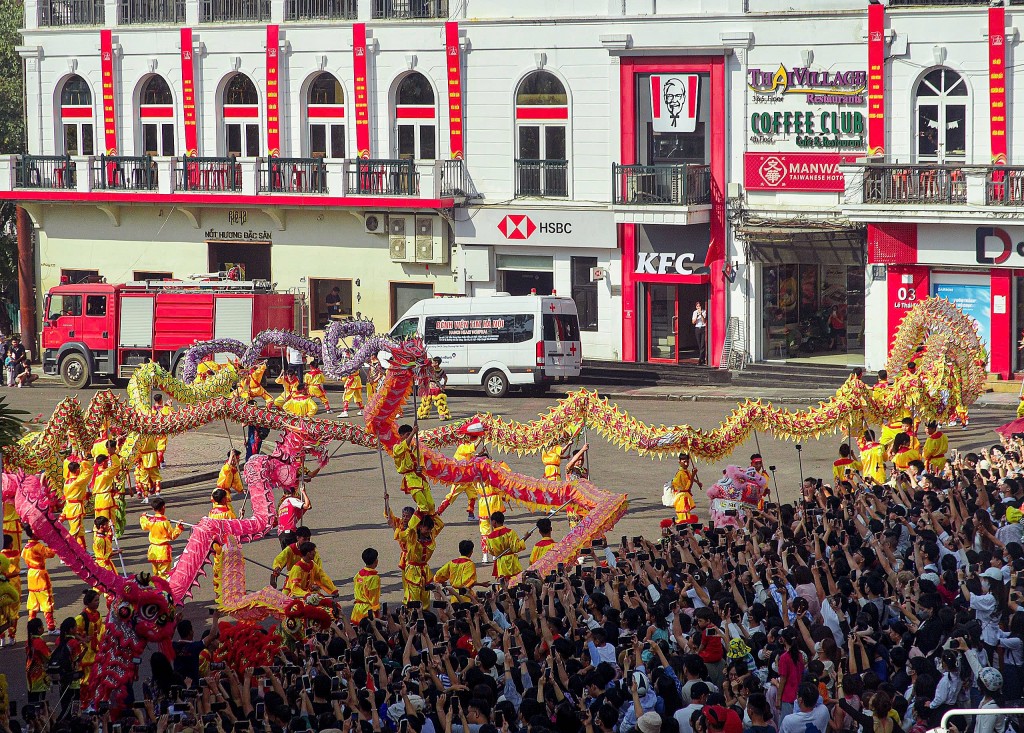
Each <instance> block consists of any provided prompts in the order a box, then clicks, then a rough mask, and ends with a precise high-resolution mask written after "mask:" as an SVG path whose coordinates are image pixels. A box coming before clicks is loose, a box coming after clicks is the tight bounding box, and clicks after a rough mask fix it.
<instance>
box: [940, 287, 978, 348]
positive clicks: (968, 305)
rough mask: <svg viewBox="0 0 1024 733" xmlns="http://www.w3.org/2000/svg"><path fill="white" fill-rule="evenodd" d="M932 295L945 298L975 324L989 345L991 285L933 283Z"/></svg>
mask: <svg viewBox="0 0 1024 733" xmlns="http://www.w3.org/2000/svg"><path fill="white" fill-rule="evenodd" d="M932 295H933V296H935V297H936V298H945V299H946V300H948V301H949V302H950V303H953V304H954V305H955V306H957V307H958V308H959V309H960V310H962V311H963V312H964V315H966V316H967V317H968V318H970V319H971V320H972V321H973V322H974V327H975V329H977V331H978V335H979V336H981V340H982V341H983V342H984V343H985V344H986V348H987V345H988V343H989V332H990V330H991V327H992V288H991V286H990V285H983V284H980V283H968V282H933V283H932Z"/></svg>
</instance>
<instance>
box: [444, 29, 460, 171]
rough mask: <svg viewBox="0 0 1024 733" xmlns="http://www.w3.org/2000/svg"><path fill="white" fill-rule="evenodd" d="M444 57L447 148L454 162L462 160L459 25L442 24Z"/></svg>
mask: <svg viewBox="0 0 1024 733" xmlns="http://www.w3.org/2000/svg"><path fill="white" fill-rule="evenodd" d="M444 47H445V57H446V59H447V64H448V129H449V138H450V141H449V146H450V148H451V151H452V158H453V159H454V160H462V158H463V155H464V153H465V148H464V147H463V142H462V48H461V47H460V46H459V24H458V23H456V22H450V23H445V24H444Z"/></svg>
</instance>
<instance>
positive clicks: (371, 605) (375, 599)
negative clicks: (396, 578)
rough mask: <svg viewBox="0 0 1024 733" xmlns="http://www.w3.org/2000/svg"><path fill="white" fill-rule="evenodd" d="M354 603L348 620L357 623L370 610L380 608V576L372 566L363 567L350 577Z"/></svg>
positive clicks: (375, 610)
mask: <svg viewBox="0 0 1024 733" xmlns="http://www.w3.org/2000/svg"><path fill="white" fill-rule="evenodd" d="M352 585H353V587H354V589H355V590H354V593H355V603H354V604H353V606H352V616H351V617H350V620H351V621H352V623H353V624H358V623H359V622H360V621H362V620H363V619H364V618H366V616H367V614H368V613H369V612H370V611H373V612H374V613H376V612H377V611H379V610H380V576H379V575H378V574H377V571H376V570H374V569H373V568H363V569H362V570H360V571H359V572H358V573H356V575H355V577H354V578H353V579H352Z"/></svg>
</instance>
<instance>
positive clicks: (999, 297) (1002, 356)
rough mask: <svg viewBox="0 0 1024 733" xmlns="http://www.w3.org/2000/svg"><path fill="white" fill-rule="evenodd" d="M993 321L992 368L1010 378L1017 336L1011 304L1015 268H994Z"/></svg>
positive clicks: (989, 337)
mask: <svg viewBox="0 0 1024 733" xmlns="http://www.w3.org/2000/svg"><path fill="white" fill-rule="evenodd" d="M991 272H992V285H991V293H992V303H991V307H992V322H991V327H990V333H989V334H982V335H981V337H982V338H985V337H986V336H988V341H989V344H990V346H991V349H992V355H991V358H992V362H991V366H990V368H991V370H992V371H993V372H994V373H996V374H998V375H999V377H1000V379H1009V378H1010V375H1011V374H1012V373H1013V354H1014V351H1015V350H1016V348H1017V338H1016V335H1015V334H1014V332H1013V316H1012V315H1011V313H1010V304H1011V303H1012V302H1013V270H1008V269H1000V268H997V267H993V268H992V271H991Z"/></svg>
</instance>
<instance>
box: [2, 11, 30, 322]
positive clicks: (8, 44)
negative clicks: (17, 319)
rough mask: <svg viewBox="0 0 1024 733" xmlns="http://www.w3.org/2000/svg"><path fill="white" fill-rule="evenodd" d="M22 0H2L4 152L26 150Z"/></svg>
mask: <svg viewBox="0 0 1024 733" xmlns="http://www.w3.org/2000/svg"><path fill="white" fill-rule="evenodd" d="M24 15H25V6H24V5H23V4H22V2H21V0H0V153H23V152H25V118H24V104H25V76H24V73H23V70H22V61H21V57H20V56H19V55H18V52H17V50H15V49H16V48H17V46H18V45H19V44H20V43H21V34H20V33H19V32H18V30H19V29H20V28H21V26H22V23H23V21H24ZM14 209H15V207H14V203H13V202H11V201H0V330H3V331H4V332H6V333H10V331H11V330H12V327H13V324H11V323H10V319H9V318H8V315H7V307H6V303H15V304H17V302H18V240H17V232H16V227H15V221H14Z"/></svg>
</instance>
